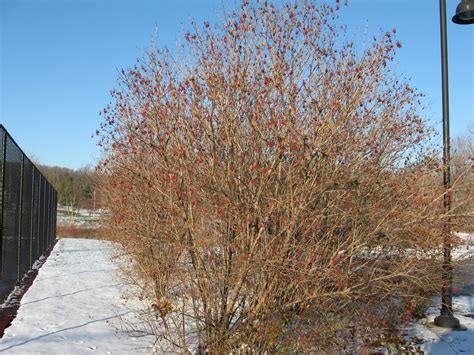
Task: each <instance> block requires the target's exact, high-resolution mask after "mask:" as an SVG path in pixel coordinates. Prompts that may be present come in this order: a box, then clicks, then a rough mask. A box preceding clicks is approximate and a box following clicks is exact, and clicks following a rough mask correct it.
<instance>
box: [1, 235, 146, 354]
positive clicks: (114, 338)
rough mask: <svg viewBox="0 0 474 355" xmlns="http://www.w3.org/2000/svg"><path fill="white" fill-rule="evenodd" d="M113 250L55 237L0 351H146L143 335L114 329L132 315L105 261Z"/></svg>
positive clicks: (105, 245)
mask: <svg viewBox="0 0 474 355" xmlns="http://www.w3.org/2000/svg"><path fill="white" fill-rule="evenodd" d="M113 250H114V244H112V243H109V242H102V241H97V240H87V239H61V240H59V242H58V243H57V244H56V246H55V248H54V250H53V251H52V253H51V255H50V257H49V258H48V260H47V261H46V263H45V264H44V265H43V267H42V268H41V269H40V271H39V274H38V276H37V278H36V279H35V281H34V283H33V285H32V286H31V288H30V289H29V290H28V292H27V293H26V294H25V295H24V297H23V299H22V301H21V305H20V309H19V311H18V314H17V317H16V319H15V320H14V321H13V323H12V325H11V326H10V327H9V328H7V329H6V331H5V335H4V336H3V338H2V339H0V352H5V353H8V354H10V353H19V354H26V353H35V354H82V353H85V354H90V353H98V354H133V353H151V352H152V351H151V349H150V348H149V346H150V341H151V339H150V338H149V337H133V336H132V335H131V334H130V333H125V332H122V331H120V330H119V329H120V327H121V325H122V324H123V320H124V319H128V320H130V319H131V317H132V316H133V315H134V312H132V311H131V310H130V307H133V305H134V303H133V302H132V303H127V305H125V304H124V302H123V301H122V299H121V298H122V295H123V293H124V292H126V287H125V286H124V282H123V281H122V280H121V278H120V277H119V275H118V273H117V269H116V266H115V264H114V263H112V261H111V256H112V254H113ZM136 306H137V303H135V307H136Z"/></svg>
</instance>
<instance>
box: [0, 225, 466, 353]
mask: <svg viewBox="0 0 474 355" xmlns="http://www.w3.org/2000/svg"><path fill="white" fill-rule="evenodd" d="M458 236H459V237H460V238H461V239H462V243H461V245H459V246H458V247H456V248H455V250H453V255H454V256H455V257H456V259H458V260H464V261H466V262H467V264H464V265H468V266H467V269H466V270H467V271H468V273H469V272H471V270H474V259H472V258H473V257H474V254H473V251H474V250H473V249H474V245H473V241H474V236H473V235H467V234H462V235H458ZM117 250H118V249H117V246H116V245H115V244H113V243H111V242H104V241H97V240H91V239H61V240H59V241H58V243H57V244H56V246H55V248H54V250H53V251H52V253H51V255H50V257H49V258H48V259H47V261H46V262H45V264H44V265H43V266H42V267H41V269H40V271H39V274H38V276H37V278H36V279H35V281H34V283H33V285H32V286H31V288H30V289H29V290H28V292H27V293H26V294H25V295H24V297H23V299H22V301H21V305H20V308H19V311H18V314H17V317H16V318H15V319H14V321H13V323H12V325H11V326H10V327H9V328H7V329H6V331H5V335H4V337H3V338H2V339H0V352H6V353H17V354H27V353H35V354H82V353H91V352H93V353H99V354H133V353H148V354H150V353H153V352H154V349H159V347H158V346H159V345H158V344H157V347H155V348H153V345H152V343H153V341H154V340H155V339H154V338H152V337H150V336H141V334H133V333H130V332H125V331H123V330H122V329H123V325H124V324H127V323H133V324H139V320H138V318H137V313H138V312H139V311H140V310H143V309H144V307H145V306H144V304H142V303H141V302H139V301H138V300H136V299H133V298H132V299H131V300H128V301H127V303H125V302H124V299H123V295H124V294H128V295H130V288H129V287H128V286H126V282H125V281H124V280H123V279H122V278H121V277H120V275H119V272H118V270H117V266H116V264H115V263H114V262H112V256H113V254H114V253H115V251H117ZM465 283H466V285H467V286H468V287H467V288H466V290H467V291H466V292H467V293H465V294H462V295H461V294H459V296H455V297H454V312H455V316H456V317H457V318H459V319H460V321H461V323H462V324H463V325H464V326H465V327H467V330H466V331H448V330H444V329H440V328H436V327H433V326H431V325H430V322H432V321H433V319H434V317H435V316H436V315H437V314H439V302H440V301H439V298H434V301H433V305H432V306H431V307H430V309H429V311H428V317H427V318H426V319H422V320H420V321H418V322H416V323H412V324H411V325H410V327H409V329H408V335H409V337H410V338H411V339H412V341H414V342H415V343H416V345H418V346H420V347H421V349H422V350H423V351H424V352H425V353H426V354H434V355H438V354H442V355H444V354H446V355H448V354H474V291H473V290H474V288H471V286H473V285H474V275H472V273H471V274H469V275H468V279H467V280H465ZM139 335H140V336H139ZM156 351H157V350H156Z"/></svg>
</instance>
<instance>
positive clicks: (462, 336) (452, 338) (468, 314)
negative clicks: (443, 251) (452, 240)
mask: <svg viewBox="0 0 474 355" xmlns="http://www.w3.org/2000/svg"><path fill="white" fill-rule="evenodd" d="M456 234H457V236H458V237H459V238H460V239H461V244H460V245H459V246H457V247H456V248H454V249H453V251H452V255H453V259H457V260H464V261H467V263H466V264H464V268H466V269H465V273H466V272H467V275H468V276H467V277H468V279H467V280H465V281H463V282H462V285H464V284H467V286H472V285H473V284H474V279H473V275H472V265H473V261H472V260H473V259H472V258H473V257H474V234H468V233H456ZM467 289H468V290H469V289H472V287H471V288H469V287H468V288H467ZM440 307H441V300H440V297H435V298H434V299H433V303H432V305H431V306H430V307H429V309H428V311H427V317H426V318H424V319H421V320H420V321H418V322H416V323H412V324H411V325H410V326H409V328H408V338H411V339H412V340H414V342H415V343H416V344H418V345H419V346H420V348H421V350H423V351H424V353H425V354H430V355H449V354H474V294H473V292H472V291H468V292H464V293H461V294H459V295H457V296H454V297H453V312H454V316H455V317H456V318H457V319H459V321H460V322H461V325H463V326H464V327H465V328H467V329H466V330H464V331H459V330H449V329H443V328H439V327H435V326H433V320H434V318H435V317H436V316H437V315H439V312H440Z"/></svg>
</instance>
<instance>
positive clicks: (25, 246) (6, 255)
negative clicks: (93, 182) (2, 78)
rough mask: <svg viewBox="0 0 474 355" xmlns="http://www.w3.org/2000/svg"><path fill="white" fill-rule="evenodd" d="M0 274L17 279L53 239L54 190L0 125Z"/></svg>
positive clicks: (4, 278)
mask: <svg viewBox="0 0 474 355" xmlns="http://www.w3.org/2000/svg"><path fill="white" fill-rule="evenodd" d="M0 135H1V140H0V143H1V145H0V241H1V242H0V258H1V261H0V277H1V279H0V280H1V281H0V282H1V283H2V284H9V283H10V284H11V283H13V284H14V283H16V282H17V281H19V280H20V279H21V277H22V276H23V274H25V273H26V272H27V271H28V270H30V269H31V267H32V266H33V263H34V262H35V260H36V258H38V257H39V256H40V255H41V254H43V252H44V251H45V250H46V249H48V247H49V246H50V245H51V243H52V242H53V241H54V240H55V239H56V201H57V193H56V190H54V188H53V187H52V186H51V184H50V183H49V182H48V181H47V180H46V178H45V177H44V176H43V175H42V174H41V173H40V171H39V170H38V168H37V167H36V166H35V165H34V164H33V163H32V162H31V161H30V160H29V159H28V157H27V156H26V155H25V154H24V153H23V151H22V150H21V149H20V148H19V147H18V145H17V144H16V143H15V141H14V140H13V138H12V137H11V136H10V134H9V133H8V132H7V131H6V130H5V128H4V127H3V126H2V125H0Z"/></svg>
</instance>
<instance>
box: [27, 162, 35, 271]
mask: <svg viewBox="0 0 474 355" xmlns="http://www.w3.org/2000/svg"><path fill="white" fill-rule="evenodd" d="M35 175H36V174H35V168H34V165H33V166H32V167H31V196H30V198H31V216H30V253H29V254H30V255H28V258H29V261H28V265H29V268H30V269H31V267H32V266H33V263H34V261H33V257H32V255H33V246H34V244H33V238H34V237H33V231H34V221H35V218H34V216H35V183H36V181H35Z"/></svg>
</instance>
